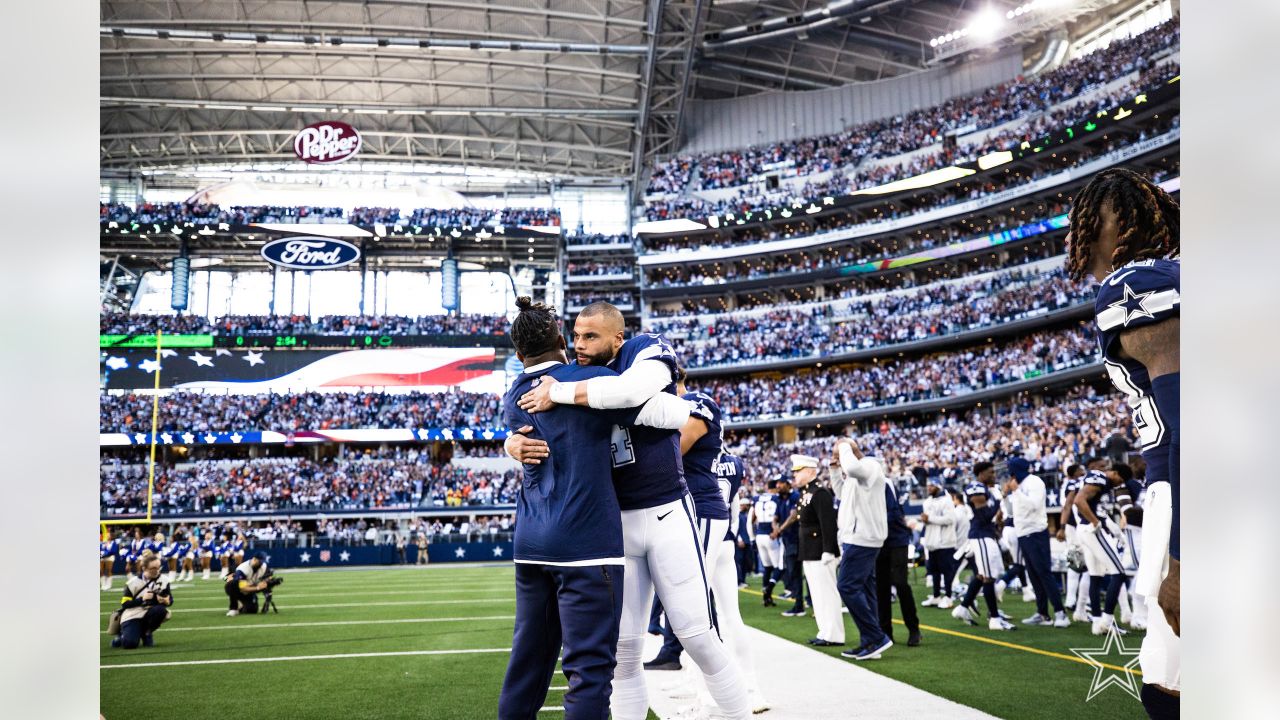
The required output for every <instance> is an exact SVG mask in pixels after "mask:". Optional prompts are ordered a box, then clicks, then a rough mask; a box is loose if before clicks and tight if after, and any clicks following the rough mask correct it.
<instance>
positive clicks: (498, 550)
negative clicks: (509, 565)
mask: <svg viewBox="0 0 1280 720" xmlns="http://www.w3.org/2000/svg"><path fill="white" fill-rule="evenodd" d="M493 556H494V557H502V548H501V547H496V548H494V549H493Z"/></svg>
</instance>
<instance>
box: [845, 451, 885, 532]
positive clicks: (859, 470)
mask: <svg viewBox="0 0 1280 720" xmlns="http://www.w3.org/2000/svg"><path fill="white" fill-rule="evenodd" d="M884 485H885V476H884V466H882V465H881V464H880V461H879V460H878V459H876V458H870V457H867V458H862V459H861V460H859V459H858V458H856V457H854V455H853V451H852V450H850V449H849V446H848V445H844V444H842V445H840V467H839V468H833V469H832V471H831V487H832V489H834V490H835V492H836V494H837V495H838V496H839V497H840V511H839V512H838V513H837V514H836V528H837V534H838V536H839V538H840V542H841V543H844V544H848V545H857V546H859V547H867V548H878V547H883V546H884V540H885V538H886V537H888V535H889V522H888V512H887V509H886V507H885V499H884V498H885V495H884Z"/></svg>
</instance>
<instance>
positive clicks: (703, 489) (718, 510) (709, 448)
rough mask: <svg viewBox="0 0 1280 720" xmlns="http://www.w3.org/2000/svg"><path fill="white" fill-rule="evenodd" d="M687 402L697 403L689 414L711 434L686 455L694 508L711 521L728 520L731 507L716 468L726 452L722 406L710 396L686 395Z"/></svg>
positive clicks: (687, 481)
mask: <svg viewBox="0 0 1280 720" xmlns="http://www.w3.org/2000/svg"><path fill="white" fill-rule="evenodd" d="M682 397H683V398H684V399H685V400H688V401H690V402H692V403H693V408H692V410H691V411H690V412H689V415H690V416H691V417H696V418H698V419H699V420H701V421H703V422H705V423H706V424H707V433H706V434H705V435H703V436H702V437H700V438H698V440H697V442H695V443H694V444H693V447H690V448H689V452H687V453H685V454H684V460H683V463H684V479H685V482H686V483H688V485H689V494H690V495H691V496H693V508H694V510H695V511H696V512H697V514H698V517H700V518H704V519H708V520H728V519H729V504H728V503H727V502H725V499H724V497H723V496H722V495H721V494H720V483H719V481H718V478H717V477H716V472H715V464H716V461H717V458H719V457H720V453H721V451H722V450H723V443H724V430H723V429H722V428H721V427H720V406H719V405H718V404H717V403H716V401H715V400H713V399H712V398H711V396H710V395H707V394H706V393H700V392H691V393H685V394H684V395H683V396H682Z"/></svg>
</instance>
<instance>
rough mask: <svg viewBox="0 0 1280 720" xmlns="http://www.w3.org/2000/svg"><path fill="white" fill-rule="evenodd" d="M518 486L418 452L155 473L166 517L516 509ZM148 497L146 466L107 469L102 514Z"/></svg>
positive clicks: (220, 463) (218, 463)
mask: <svg viewBox="0 0 1280 720" xmlns="http://www.w3.org/2000/svg"><path fill="white" fill-rule="evenodd" d="M518 485H519V482H518V480H517V479H516V473H515V472H514V471H507V472H495V471H488V470H477V469H470V468H463V467H458V466H454V465H450V464H444V463H434V462H431V461H430V460H429V459H428V457H427V456H426V455H425V454H420V453H419V452H418V451H417V450H414V449H409V450H403V449H397V450H392V451H386V452H382V453H372V454H370V455H368V456H357V457H353V458H335V459H329V460H322V461H319V462H316V461H312V460H309V459H305V458H296V457H283V458H280V457H277V458H254V459H249V460H199V461H195V462H192V463H185V464H181V465H175V466H157V468H156V480H155V491H154V496H153V507H154V510H155V511H156V512H158V513H162V514H163V513H179V512H206V513H226V512H244V511H290V510H293V511H301V510H344V509H345V510H359V509H373V508H379V509H382V508H387V509H392V508H418V507H462V506H467V505H495V504H510V503H513V502H515V495H516V489H517V487H518ZM146 496H147V466H146V464H145V463H139V464H135V465H130V464H124V463H122V462H120V461H119V460H112V461H109V462H108V463H106V464H104V465H103V466H102V472H101V484H100V498H101V506H102V511H103V512H104V513H107V514H128V513H134V512H138V511H139V510H140V509H141V510H143V511H145V509H146V505H147V497H146Z"/></svg>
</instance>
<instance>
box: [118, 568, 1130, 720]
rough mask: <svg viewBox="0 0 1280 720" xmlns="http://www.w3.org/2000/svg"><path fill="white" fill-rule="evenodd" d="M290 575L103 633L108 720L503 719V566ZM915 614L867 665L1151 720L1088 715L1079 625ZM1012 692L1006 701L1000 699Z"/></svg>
mask: <svg viewBox="0 0 1280 720" xmlns="http://www.w3.org/2000/svg"><path fill="white" fill-rule="evenodd" d="M284 577H286V578H287V580H286V582H285V584H284V585H283V586H282V587H281V588H280V591H279V592H277V595H276V597H277V604H278V605H279V607H280V613H279V614H274V613H273V614H267V615H253V616H241V617H237V618H227V617H225V616H224V614H223V613H225V611H226V596H225V595H223V594H222V589H221V583H220V582H218V581H217V579H216V578H215V579H213V580H209V581H201V580H199V579H197V580H196V581H194V582H193V583H189V584H178V585H176V586H175V588H174V596H175V598H176V603H175V605H174V619H173V620H172V621H170V622H169V623H166V624H165V626H164V627H163V628H162V629H161V630H160V631H159V632H158V633H157V634H156V646H155V647H153V648H142V649H139V650H136V651H122V650H116V649H112V648H111V647H110V646H109V641H110V637H109V636H107V635H106V634H105V632H103V633H102V634H101V637H100V640H101V645H100V647H101V654H100V658H101V659H100V667H101V670H100V673H99V675H100V679H101V709H102V713H103V715H104V716H105V717H106V718H107V720H115V718H121V717H129V716H132V714H133V713H135V712H136V709H137V707H138V702H139V694H138V693H139V687H140V685H139V683H140V682H146V683H148V684H151V683H154V684H155V686H156V687H159V688H163V690H162V693H163V694H162V695H161V696H160V697H161V698H163V700H164V701H165V702H166V704H169V703H177V710H178V712H179V713H180V714H181V715H182V716H183V717H186V718H192V719H195V720H198V719H202V718H208V719H210V720H213V719H214V718H221V717H225V716H226V714H227V712H228V711H229V710H231V708H232V707H237V706H239V705H241V704H243V703H244V700H243V698H245V697H246V696H248V697H252V698H253V700H252V701H251V703H250V706H251V708H252V709H250V708H239V707H237V710H236V712H237V713H243V712H248V713H249V714H251V715H254V716H257V717H270V718H301V717H305V718H343V719H346V718H371V719H372V718H430V719H433V720H434V719H439V720H446V719H447V720H455V719H457V720H461V719H470V718H477V719H478V718H493V717H495V716H496V714H497V689H498V688H499V687H500V686H501V683H502V677H503V674H504V672H505V670H506V664H507V652H508V651H509V649H510V647H511V630H512V626H513V620H514V612H515V594H514V591H513V577H514V573H513V571H512V568H511V566H510V565H509V564H500V565H488V566H469V567H458V566H434V567H429V568H422V569H418V568H409V569H368V570H363V569H362V570H347V571H335V572H302V573H299V572H292V573H287V574H284ZM757 582H758V579H757ZM184 585H185V586H184ZM116 588H117V589H116V590H113V591H112V592H110V593H101V597H100V610H99V615H100V618H99V619H100V622H101V625H100V627H102V628H105V627H106V619H107V615H108V614H109V613H110V611H111V610H112V609H113V608H114V607H115V606H116V605H117V604H118V603H119V598H120V594H119V590H118V588H119V578H117V579H116ZM919 599H923V595H919V596H918V597H917V600H919ZM740 601H741V606H742V610H743V615H744V617H745V618H746V621H747V622H748V623H749V624H751V625H753V626H755V627H758V628H760V629H762V630H765V631H767V632H770V633H773V634H775V635H778V636H780V637H783V638H786V639H790V640H793V641H797V642H803V641H804V640H805V639H807V638H809V637H812V636H813V633H814V625H813V620H812V618H784V617H781V616H780V615H779V614H778V613H779V611H781V610H783V609H785V607H786V604H785V603H780V606H779V607H778V608H768V609H766V608H763V607H761V606H760V604H759V597H758V593H757V591H756V590H755V586H754V585H753V587H752V588H750V589H748V590H744V591H743V592H742V593H741V594H740ZM1005 607H1006V608H1007V610H1008V612H1009V613H1010V614H1011V615H1013V617H1014V618H1015V619H1021V618H1022V617H1024V616H1025V615H1029V614H1031V612H1032V611H1033V610H1032V609H1030V608H1029V606H1026V605H1024V604H1023V603H1021V601H1020V600H1018V599H1015V594H1014V593H1010V594H1009V595H1007V596H1006V604H1005ZM920 613H921V622H922V623H923V624H924V625H925V626H926V627H925V629H924V631H923V632H924V645H923V646H922V647H919V648H907V647H906V646H905V639H906V631H905V629H904V628H902V627H901V626H898V627H897V628H896V638H897V639H898V640H899V641H900V643H901V644H900V646H898V647H895V648H893V649H892V650H890V651H889V652H888V653H886V655H885V658H884V659H883V660H881V661H878V662H871V663H863V664H862V665H864V666H866V667H867V668H868V669H870V670H872V671H875V672H878V673H882V674H884V675H886V676H889V677H892V678H895V679H898V680H901V681H903V682H907V683H909V684H911V685H913V686H916V687H918V688H921V689H923V690H926V691H928V692H931V693H934V694H937V695H939V696H942V697H945V698H948V699H950V700H954V701H956V702H960V703H962V704H965V705H970V706H972V707H975V708H978V709H980V710H983V711H985V712H988V713H991V714H993V715H997V716H1000V717H1007V718H1018V719H1019V720H1021V719H1022V718H1045V719H1046V720H1049V719H1050V718H1052V719H1053V720H1057V718H1060V717H1063V715H1064V713H1071V712H1073V711H1076V712H1087V713H1088V714H1089V716H1090V717H1091V718H1093V719H1094V720H1101V719H1107V718H1117V719H1120V718H1141V717H1144V714H1143V712H1142V706H1141V705H1140V704H1139V703H1138V702H1137V701H1136V700H1134V699H1133V698H1131V697H1129V696H1128V695H1126V694H1124V693H1123V692H1122V691H1120V690H1119V689H1117V688H1108V689H1106V690H1104V691H1103V692H1102V693H1101V694H1100V695H1098V696H1097V697H1096V698H1094V700H1093V701H1091V702H1088V703H1086V702H1085V697H1086V695H1087V693H1088V690H1089V685H1090V680H1091V679H1092V677H1093V672H1094V670H1093V669H1092V668H1091V667H1089V666H1088V665H1086V664H1083V662H1082V661H1080V660H1078V659H1077V658H1075V657H1074V656H1073V655H1072V653H1071V651H1070V648H1071V647H1086V648H1087V647H1098V646H1100V645H1101V644H1102V643H1101V642H1100V640H1099V639H1098V638H1094V637H1093V636H1091V635H1090V634H1089V632H1088V629H1087V628H1086V627H1084V626H1082V625H1077V626H1073V627H1072V628H1070V629H1067V630H1052V629H1048V628H1023V629H1021V630H1018V631H1017V632H1013V633H997V632H990V631H988V630H986V628H985V626H983V627H977V628H971V627H965V626H963V625H961V624H960V623H958V622H957V621H955V620H952V619H951V617H950V615H949V613H948V612H946V611H941V610H934V609H932V608H921V609H920ZM846 623H847V624H848V637H849V638H854V637H856V635H855V634H854V631H853V627H852V623H851V622H850V621H848V619H847V616H846ZM931 628H937V629H936V630H934V629H931ZM1130 638H1132V639H1126V643H1127V644H1128V645H1129V646H1131V647H1136V646H1137V644H1138V642H1139V641H1138V639H1137V638H1136V637H1133V636H1130ZM984 639H985V640H987V641H995V642H998V643H1002V644H999V645H997V644H992V643H991V642H984V641H983V640H984ZM838 650H839V648H834V649H831V650H830V652H831V653H832V654H835V652H837V651H838ZM756 662H757V671H758V674H759V676H760V679H761V681H762V682H761V685H762V687H763V688H764V690H765V693H766V695H767V696H768V697H770V698H771V699H775V698H777V699H781V698H780V697H779V696H781V695H782V694H783V693H784V690H785V687H786V685H787V683H788V682H789V680H790V679H791V678H795V677H802V676H803V669H802V668H779V667H770V665H769V662H768V659H767V658H763V657H759V658H757V660H756ZM143 674H145V678H146V679H145V680H144V679H143V677H140V675H143ZM1005 685H1007V686H1008V687H1010V691H1008V692H1001V691H1000V690H999V688H1000V687H1001V686H1005ZM246 693H247V695H246ZM563 693H564V678H563V676H559V675H557V677H556V678H555V679H554V680H553V682H552V691H551V693H550V694H549V695H548V697H547V706H548V708H547V710H546V712H545V713H542V714H543V715H545V716H546V717H549V718H554V717H556V716H557V715H558V712H557V711H558V706H559V705H560V704H561V702H562V700H563ZM777 699H775V703H776V702H777ZM650 717H654V718H656V716H655V715H653V714H652V713H651V714H650ZM761 717H763V718H766V719H767V717H768V714H765V715H763V716H761Z"/></svg>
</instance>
